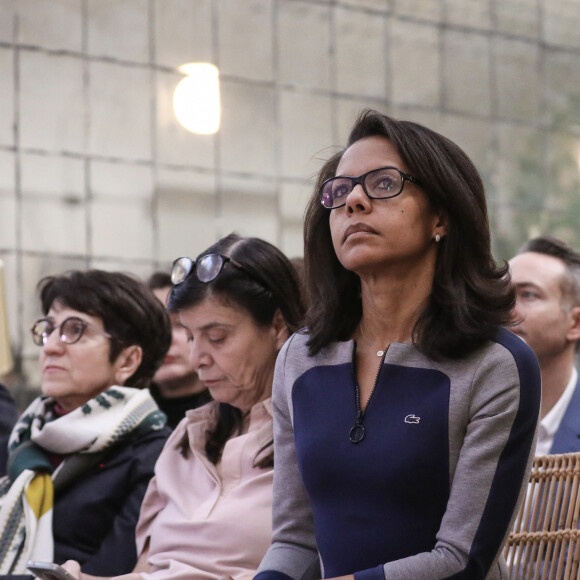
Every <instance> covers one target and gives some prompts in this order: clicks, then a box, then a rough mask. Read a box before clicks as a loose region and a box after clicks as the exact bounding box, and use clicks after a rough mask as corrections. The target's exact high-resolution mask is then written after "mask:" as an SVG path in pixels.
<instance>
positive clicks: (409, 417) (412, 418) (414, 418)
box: [405, 413, 421, 424]
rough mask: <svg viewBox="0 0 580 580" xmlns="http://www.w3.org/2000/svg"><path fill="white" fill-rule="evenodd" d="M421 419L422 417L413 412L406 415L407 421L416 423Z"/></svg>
mask: <svg viewBox="0 0 580 580" xmlns="http://www.w3.org/2000/svg"><path fill="white" fill-rule="evenodd" d="M420 420H421V417H417V415H413V413H411V414H410V415H407V416H406V417H405V423H410V424H416V423H419V421H420Z"/></svg>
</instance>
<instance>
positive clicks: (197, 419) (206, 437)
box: [65, 234, 303, 580]
mask: <svg viewBox="0 0 580 580" xmlns="http://www.w3.org/2000/svg"><path fill="white" fill-rule="evenodd" d="M172 274H173V275H172V277H173V283H174V287H173V289H172V291H171V294H170V298H169V305H168V309H169V311H170V312H173V313H177V314H178V316H179V320H180V322H181V324H182V326H183V327H184V329H185V331H186V332H187V334H188V337H189V340H190V348H191V351H190V359H191V363H192V365H193V366H194V367H195V369H196V372H197V373H198V375H199V378H200V379H201V380H202V381H203V383H204V384H205V385H206V386H207V387H208V389H209V391H210V393H211V395H212V397H213V399H214V400H213V401H212V402H210V403H208V404H207V405H205V406H204V407H201V408H198V409H194V410H191V411H188V412H187V414H186V417H185V419H183V420H182V421H181V423H179V425H178V426H177V428H176V429H175V431H174V433H173V435H172V436H171V438H170V439H169V440H168V442H167V445H166V446H165V449H164V450H163V452H162V453H161V455H160V457H159V460H158V462H157V465H156V467H155V477H154V478H153V479H152V480H151V484H150V485H149V489H148V490H147V494H146V496H145V499H144V500H143V507H142V509H141V516H140V519H139V524H138V526H137V547H138V551H139V553H140V557H139V562H138V564H137V566H136V568H135V572H134V573H133V574H130V575H127V576H126V577H125V578H126V580H128V579H129V578H132V579H133V578H135V579H140V578H144V579H145V578H146V579H148V580H149V579H151V580H153V579H155V580H190V579H192V578H208V579H215V580H218V579H220V578H224V577H233V578H238V577H240V576H247V575H248V574H252V573H253V572H254V571H255V570H256V568H257V566H258V564H259V563H260V560H261V559H262V557H263V555H264V554H265V553H266V550H267V549H268V547H269V545H270V538H271V533H272V521H271V518H272V480H273V470H272V467H273V463H274V459H273V432H272V429H273V420H272V402H271V392H272V379H273V374H274V365H275V362H276V356H277V354H278V352H279V350H280V348H281V347H282V345H283V344H284V342H285V341H286V339H287V338H288V336H289V335H290V334H291V333H292V332H294V331H296V330H298V329H299V328H300V326H301V322H302V315H303V312H302V304H301V299H300V290H299V281H298V278H297V275H296V272H295V270H294V267H293V266H292V264H291V262H290V261H289V260H288V259H287V258H286V257H285V256H284V255H283V254H282V253H281V252H280V251H279V250H278V249H276V248H275V247H274V246H272V245H271V244H269V243H268V242H265V241H263V240H260V239H257V238H242V237H239V236H237V235H235V234H231V235H229V236H227V237H225V238H223V239H221V240H220V241H219V242H217V243H216V244H215V245H213V246H212V247H210V248H208V249H207V250H206V251H205V252H203V253H202V254H201V255H200V256H199V257H198V258H197V260H191V259H189V258H179V259H178V260H176V261H175V263H174V266H173V273H172ZM65 567H66V568H67V569H68V570H69V571H71V572H72V573H74V574H76V576H77V577H78V578H83V577H84V576H82V575H80V574H79V572H78V567H77V566H76V565H75V563H73V562H70V563H68V564H66V566H65Z"/></svg>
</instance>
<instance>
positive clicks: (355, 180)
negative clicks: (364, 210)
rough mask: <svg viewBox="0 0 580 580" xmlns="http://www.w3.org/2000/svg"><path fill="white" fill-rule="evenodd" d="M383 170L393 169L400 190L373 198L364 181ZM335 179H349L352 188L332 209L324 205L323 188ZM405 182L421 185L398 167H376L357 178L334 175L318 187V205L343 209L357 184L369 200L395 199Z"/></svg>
mask: <svg viewBox="0 0 580 580" xmlns="http://www.w3.org/2000/svg"><path fill="white" fill-rule="evenodd" d="M384 169H394V170H395V171H397V172H398V173H399V175H400V176H401V189H399V191H398V192H397V193H395V194H393V195H387V196H386V197H374V196H372V195H371V194H370V193H369V192H368V191H367V188H366V185H365V179H366V178H367V177H368V176H369V175H370V174H371V173H374V172H375V171H383V170H384ZM335 179H350V182H351V184H352V188H351V190H350V191H349V192H348V194H347V195H345V196H344V199H345V201H344V203H341V204H339V205H334V206H332V207H328V206H327V205H324V201H323V194H324V188H325V187H326V185H327V184H328V183H330V182H331V181H334V180H335ZM405 181H410V182H411V183H415V184H417V185H421V182H420V181H419V180H418V179H417V178H416V177H413V176H412V175H409V174H408V173H406V172H405V171H403V170H402V169H399V168H398V167H391V166H386V167H377V168H376V169H371V170H370V171H367V172H366V173H363V174H362V175H359V176H358V177H351V176H350V175H335V176H334V177H329V178H328V179H326V180H324V182H323V183H322V185H321V186H320V189H319V190H318V196H319V198H320V203H321V205H322V207H324V208H326V209H338V208H339V207H343V206H345V205H346V198H347V197H348V196H349V195H350V194H351V193H352V190H353V189H354V188H355V187H356V186H357V185H359V184H360V186H361V187H362V189H363V191H364V192H365V195H366V196H367V197H368V198H369V199H391V198H393V197H397V196H398V195H401V193H403V189H404V188H405Z"/></svg>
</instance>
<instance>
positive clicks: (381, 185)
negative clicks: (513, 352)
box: [320, 167, 403, 208]
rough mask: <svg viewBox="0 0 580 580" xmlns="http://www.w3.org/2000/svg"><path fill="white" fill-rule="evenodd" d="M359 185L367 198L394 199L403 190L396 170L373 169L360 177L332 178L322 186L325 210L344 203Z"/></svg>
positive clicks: (400, 178) (401, 180)
mask: <svg viewBox="0 0 580 580" xmlns="http://www.w3.org/2000/svg"><path fill="white" fill-rule="evenodd" d="M358 183H360V184H361V185H362V186H363V189H364V191H365V192H366V194H367V195H368V196H369V197H372V198H375V199H385V198H388V197H395V196H396V195H398V194H399V193H401V191H402V190H403V176H402V175H401V173H400V172H399V170H398V169H395V168H392V167H387V168H381V169H375V170H373V171H369V172H368V173H366V174H364V175H361V176H360V177H333V178H331V179H329V180H327V181H326V182H325V183H324V184H323V186H322V192H321V196H320V197H321V201H322V205H324V206H325V207H327V208H335V207H339V206H341V205H344V204H345V203H346V197H347V196H348V195H349V194H350V193H351V191H352V190H353V189H354V188H355V186H356V185H357V184H358Z"/></svg>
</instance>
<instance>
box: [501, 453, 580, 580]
mask: <svg viewBox="0 0 580 580" xmlns="http://www.w3.org/2000/svg"><path fill="white" fill-rule="evenodd" d="M579 512H580V453H566V454H562V455H546V456H544V457H537V458H536V459H535V460H534V466H533V468H532V473H531V475H530V483H529V486H528V489H527V492H526V497H525V500H524V503H523V505H522V507H521V509H520V511H519V513H518V515H517V518H516V521H515V524H514V528H513V531H512V532H511V533H510V535H509V538H508V541H507V544H506V548H505V552H504V555H505V557H506V560H507V563H508V568H509V578H510V580H576V579H577V578H579V577H580V574H579V569H578V560H579V556H580V530H578V516H579Z"/></svg>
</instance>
